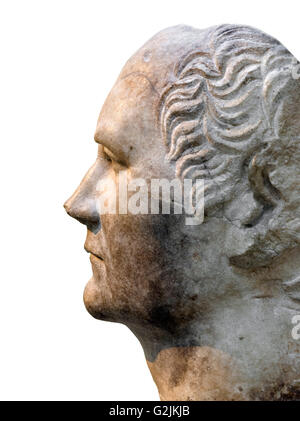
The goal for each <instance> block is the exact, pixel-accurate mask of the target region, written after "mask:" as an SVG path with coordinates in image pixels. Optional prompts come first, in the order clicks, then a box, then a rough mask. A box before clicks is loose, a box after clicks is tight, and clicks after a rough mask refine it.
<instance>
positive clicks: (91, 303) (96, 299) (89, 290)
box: [83, 277, 110, 320]
mask: <svg viewBox="0 0 300 421" xmlns="http://www.w3.org/2000/svg"><path fill="white" fill-rule="evenodd" d="M101 295H102V294H100V291H99V287H98V286H97V284H96V282H95V281H94V278H93V277H92V278H91V279H90V280H89V282H88V283H87V284H86V286H85V289H84V293H83V302H84V305H85V308H86V309H87V311H88V312H89V314H90V315H91V316H93V317H94V318H95V319H98V320H110V317H109V315H108V313H109V312H107V310H106V309H105V305H104V303H103V299H102V297H101Z"/></svg>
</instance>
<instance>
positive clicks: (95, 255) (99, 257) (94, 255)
mask: <svg viewBox="0 0 300 421" xmlns="http://www.w3.org/2000/svg"><path fill="white" fill-rule="evenodd" d="M90 254H91V256H93V257H96V258H97V259H99V260H102V262H103V260H104V259H103V257H101V256H98V255H97V254H95V253H92V252H90Z"/></svg>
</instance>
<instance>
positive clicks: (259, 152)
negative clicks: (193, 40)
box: [159, 25, 300, 266]
mask: <svg viewBox="0 0 300 421" xmlns="http://www.w3.org/2000/svg"><path fill="white" fill-rule="evenodd" d="M296 64H297V62H296V61H295V58H294V57H293V56H292V54H291V53H290V52H289V51H288V50H287V49H286V48H284V47H283V46H282V45H281V44H280V43H279V41H277V40H276V39H274V38H272V37H270V36H269V35H267V34H265V33H263V32H260V31H258V30H256V29H254V28H251V27H246V26H235V25H222V26H219V27H216V28H214V30H213V32H212V34H211V36H210V42H209V45H208V46H207V47H205V51H191V52H189V53H188V54H187V55H186V56H185V57H183V58H182V59H181V60H180V61H179V62H178V63H177V65H176V66H175V68H174V75H173V82H172V83H171V84H170V85H169V86H167V88H166V89H165V90H164V92H163V94H162V96H161V101H160V107H159V119H160V127H161V131H162V135H163V138H164V140H165V143H166V145H167V149H168V158H169V160H170V161H174V162H175V165H176V175H177V176H178V177H180V178H192V179H196V178H202V179H204V181H205V208H206V210H207V209H209V208H212V207H213V206H214V205H218V204H224V203H226V202H228V201H229V200H231V199H232V198H233V197H234V194H235V192H236V190H237V188H236V184H237V183H239V182H241V181H242V180H245V179H246V180H247V183H248V184H249V186H251V191H252V192H254V194H255V197H256V199H257V200H258V201H259V202H260V204H261V206H262V207H263V208H264V209H265V210H266V209H269V208H271V207H273V208H275V205H277V204H278V203H279V202H280V192H279V191H278V190H277V189H276V188H275V187H274V186H272V184H271V183H270V180H269V178H268V172H267V171H266V168H265V167H264V166H265V165H266V162H265V161H264V160H263V159H262V158H261V156H263V155H264V156H266V154H268V151H269V149H270V148H272V147H273V145H274V144H276V143H278V142H281V143H282V145H283V143H284V142H283V140H282V139H283V138H285V137H287V138H288V137H290V136H291V135H295V133H293V132H292V129H291V124H290V123H289V121H288V118H287V109H289V108H290V107H291V104H290V98H291V95H293V94H292V92H293V90H294V85H295V80H294V78H293V69H294V68H295V65H296ZM297 86H298V85H297ZM298 92H299V90H298ZM298 96H299V95H298ZM294 102H295V101H294ZM299 134H300V132H299V133H298V134H297V135H298V136H299ZM263 161H264V162H263ZM261 162H262V165H261V166H260V165H259V164H260V163H261ZM249 188H250V187H249ZM258 220H259V218H257V221H258ZM255 223H256V222H255V221H252V222H251V224H249V226H251V227H252V226H254V225H255ZM245 228H246V225H245ZM269 234H270V233H269V230H268V233H267V232H265V233H264V234H263V238H264V241H265V240H266V236H267V235H269ZM258 237H259V236H258ZM257 241H258V240H257ZM289 242H290V240H289ZM277 243H278V241H277ZM260 247H262V245H260ZM260 251H261V250H260ZM274 253H275V256H276V255H278V253H279V251H278V253H277V251H276V252H274ZM274 253H273V255H272V256H271V257H274ZM271 254H272V253H271ZM266 259H267V256H266V255H264V256H263V258H262V260H263V262H266ZM267 260H268V259H267ZM246 261H247V262H249V256H247V258H246ZM244 265H246V266H247V264H246V263H245V264H244Z"/></svg>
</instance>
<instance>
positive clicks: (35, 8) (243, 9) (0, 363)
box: [0, 0, 300, 400]
mask: <svg viewBox="0 0 300 421" xmlns="http://www.w3.org/2000/svg"><path fill="white" fill-rule="evenodd" d="M299 12H300V6H299V0H295V1H288V0H285V1H284V2H282V1H280V2H279V1H277V2H275V1H262V0H259V1H254V0H248V1H228V0H227V1H226V0H219V1H216V0H212V1H200V0H197V1H193V0H190V1H189V0H185V1H182V0H180V1H176V0H170V1H169V0H159V1H156V0H151V1H143V0H140V1H132V0H123V1H122V0H121V1H113V0H107V1H105V2H104V1H103V2H102V1H100V0H98V1H90V0H82V1H75V0H72V1H67V0H60V1H55V0H51V1H50V0H49V1H41V0H39V1H30V0H27V1H14V0H7V1H4V0H1V3H0V39H1V50H0V53H1V55H0V73H1V77H0V85H1V86H0V107H1V109H0V114H1V124H0V136H1V137H0V140H1V143H0V145H1V153H0V171H1V195H0V201H1V202H0V203H1V222H0V223H1V228H0V235H1V254H0V259H1V263H0V282H1V284H0V400H155V399H158V393H157V391H156V388H155V385H154V383H153V381H152V378H151V375H150V373H149V372H148V369H147V366H146V362H145V360H144V355H143V351H142V348H141V346H140V344H139V343H138V341H137V339H136V338H135V337H134V336H133V335H132V333H131V332H130V331H129V330H128V329H127V328H125V327H124V326H121V325H118V324H112V323H107V322H106V323H104V322H99V321H96V320H94V319H92V318H91V317H90V316H89V315H88V314H87V312H86V311H85V308H84V305H83V302H82V293H83V288H84V285H85V283H86V282H87V280H88V279H89V278H90V276H91V269H90V263H89V259H88V255H87V254H86V253H85V252H84V250H83V244H84V239H85V229H84V227H83V226H82V225H80V224H79V223H77V222H76V221H74V220H71V218H69V217H67V215H66V214H65V212H64V210H63V207H62V205H63V202H64V201H65V199H66V198H67V197H68V196H69V195H70V194H71V193H72V191H73V190H74V189H75V187H76V185H77V183H78V182H79V181H80V179H81V177H82V176H83V175H84V173H85V172H86V170H87V169H88V167H89V166H90V165H91V164H92V163H93V161H94V159H95V157H96V145H95V144H94V142H93V134H94V129H95V124H96V120H97V116H98V113H99V111H100V108H101V105H102V103H103V101H104V99H105V97H106V95H107V94H108V92H109V90H110V88H111V86H112V85H113V83H114V80H115V79H116V77H117V76H118V73H119V71H120V70H121V67H122V66H123V64H124V63H125V61H126V60H127V59H128V58H129V57H130V56H131V55H132V54H133V53H134V52H135V51H136V50H137V49H138V48H139V47H140V46H141V45H142V44H143V43H144V42H145V41H147V39H149V38H150V37H151V36H152V35H154V34H155V33H156V32H157V31H159V30H161V29H163V28H165V27H167V26H171V25H175V24H179V23H185V24H189V25H192V26H196V27H199V28H204V27H207V26H211V25H215V24H222V23H244V24H250V25H252V26H256V27H258V28H260V29H262V30H264V31H265V32H268V33H270V34H271V35H273V36H275V37H276V38H278V39H279V40H280V41H281V42H282V43H283V44H284V45H285V46H286V47H287V48H288V49H289V50H290V51H291V52H292V53H293V54H294V55H295V56H296V57H297V58H298V59H299V58H300V42H299V39H300V29H299V26H300V25H299V21H300V13H299Z"/></svg>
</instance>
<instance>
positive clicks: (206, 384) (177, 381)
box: [132, 250, 300, 400]
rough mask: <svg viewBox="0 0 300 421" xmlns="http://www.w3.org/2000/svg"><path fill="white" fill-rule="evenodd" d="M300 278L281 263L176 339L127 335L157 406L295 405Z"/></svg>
mask: <svg viewBox="0 0 300 421" xmlns="http://www.w3.org/2000/svg"><path fill="white" fill-rule="evenodd" d="M295 253H299V250H295ZM298 256H299V254H298V255H297V257H298ZM291 257H292V261H293V262H294V265H296V262H298V259H295V257H296V256H294V255H293V253H292V256H291ZM298 274H299V271H298V268H297V267H296V266H295V267H291V266H290V265H287V268H285V264H284V262H278V268H277V269H276V268H275V269H274V271H270V270H269V269H264V270H263V271H261V272H260V273H255V274H253V279H252V280H251V281H250V283H252V285H253V286H254V288H253V289H252V288H251V289H247V291H246V290H245V293H244V294H233V295H232V296H231V297H230V296H228V295H226V296H225V297H224V299H223V300H219V301H218V302H217V303H212V304H213V305H212V306H211V309H210V310H208V311H207V313H206V314H205V316H204V315H203V314H202V315H201V318H199V320H193V322H191V323H190V325H189V326H185V328H184V329H182V330H181V333H180V334H178V333H177V334H176V337H175V336H174V335H172V334H170V333H168V334H164V333H163V332H161V331H157V332H156V333H155V335H154V336H153V335H152V334H150V332H151V328H149V327H148V329H141V330H140V329H132V330H133V331H134V333H135V334H136V336H137V337H138V339H139V340H140V342H141V344H142V346H143V348H144V352H145V355H146V359H147V364H148V367H149V369H150V371H151V374H152V377H153V379H154V381H155V383H156V385H157V387H158V391H159V394H160V397H161V399H162V400H290V399H291V400H294V399H299V398H300V357H299V356H300V339H299V340H295V338H293V337H292V334H291V332H292V329H293V327H294V325H293V323H292V318H293V316H295V315H299V314H300V307H299V301H300V300H299V291H300V277H298V276H299V275H298ZM239 275H240V276H241V279H240V281H241V283H242V284H243V281H244V280H243V279H242V275H241V274H239ZM275 275H276V276H275ZM247 282H248V285H249V279H248V280H247ZM154 331H155V330H153V329H152V333H153V332H154Z"/></svg>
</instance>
